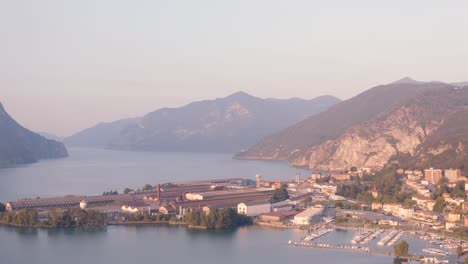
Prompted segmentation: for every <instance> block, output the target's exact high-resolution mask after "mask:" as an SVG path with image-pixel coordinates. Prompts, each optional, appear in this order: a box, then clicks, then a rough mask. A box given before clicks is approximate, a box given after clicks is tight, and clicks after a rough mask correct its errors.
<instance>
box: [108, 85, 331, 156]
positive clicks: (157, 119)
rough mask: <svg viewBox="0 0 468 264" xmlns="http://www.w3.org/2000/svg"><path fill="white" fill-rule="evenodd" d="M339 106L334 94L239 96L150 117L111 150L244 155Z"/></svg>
mask: <svg viewBox="0 0 468 264" xmlns="http://www.w3.org/2000/svg"><path fill="white" fill-rule="evenodd" d="M338 102H340V100H339V99H338V98H336V97H333V96H321V97H317V98H315V99H312V100H303V99H298V98H292V99H287V100H279V99H261V98H257V97H254V96H251V95H249V94H246V93H244V92H238V93H235V94H232V95H230V96H228V97H225V98H218V99H215V100H206V101H200V102H194V103H191V104H188V105H186V106H184V107H180V108H163V109H160V110H157V111H155V112H152V113H149V114H147V115H145V116H144V117H143V118H141V119H140V120H139V121H138V122H137V123H134V124H131V125H129V126H127V127H126V128H125V129H123V130H122V132H121V133H120V134H119V135H118V136H117V137H113V139H111V140H110V143H109V144H108V147H109V148H111V149H119V150H136V151H193V152H238V151H241V150H243V149H244V148H246V147H248V146H249V145H252V144H254V143H255V142H257V141H258V140H259V139H261V138H262V137H264V136H266V135H268V134H271V133H273V132H275V131H277V130H279V129H282V128H285V127H287V126H289V125H291V124H293V123H295V122H298V121H300V120H302V119H304V118H306V117H308V116H310V115H314V114H317V113H319V112H322V111H325V110H327V109H328V108H329V107H330V106H332V105H334V104H336V103H338ZM108 138H110V137H108Z"/></svg>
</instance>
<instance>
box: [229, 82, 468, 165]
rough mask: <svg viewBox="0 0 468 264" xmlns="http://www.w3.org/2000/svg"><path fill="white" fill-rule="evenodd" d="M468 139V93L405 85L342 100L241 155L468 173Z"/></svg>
mask: <svg viewBox="0 0 468 264" xmlns="http://www.w3.org/2000/svg"><path fill="white" fill-rule="evenodd" d="M467 136H468V88H459V87H455V86H453V85H448V84H444V83H437V82H430V83H414V82H410V83H405V82H404V83H402V82H399V83H392V84H389V85H383V86H378V87H375V88H372V89H370V90H368V91H365V92H364V93H361V94H359V95H357V96H356V97H354V98H351V99H349V100H347V101H344V102H341V103H339V104H337V105H335V106H334V107H332V108H330V109H329V110H328V111H325V112H322V113H320V114H318V115H315V116H312V117H310V118H308V119H306V120H304V121H302V122H299V123H298V124H296V125H293V126H291V127H289V128H287V129H285V130H283V131H281V132H279V133H277V134H274V135H272V136H270V137H267V138H266V139H264V140H262V141H261V142H260V143H259V144H257V145H254V146H253V147H251V148H250V149H248V150H247V151H246V152H243V153H240V154H239V155H238V156H237V157H238V158H246V159H285V160H289V161H290V162H291V163H292V164H293V165H295V166H307V167H309V168H314V169H324V170H327V169H331V170H345V169H349V168H350V167H351V166H357V167H381V166H384V165H385V164H387V163H388V162H390V161H394V162H399V163H401V164H406V165H407V166H435V167H437V166H440V167H462V166H463V165H464V164H466V167H467V168H468V163H467V162H468V158H466V153H467V152H466V151H467V150H468V149H467V148H468V145H467V143H468V142H467V138H468V137H467ZM447 153H450V155H452V154H453V155H454V156H447V155H448V154H447ZM455 153H456V155H455ZM449 157H452V158H449ZM442 161H444V162H442Z"/></svg>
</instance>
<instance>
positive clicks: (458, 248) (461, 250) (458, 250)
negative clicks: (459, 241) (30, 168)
mask: <svg viewBox="0 0 468 264" xmlns="http://www.w3.org/2000/svg"><path fill="white" fill-rule="evenodd" d="M462 254H463V247H462V246H461V245H458V247H457V255H458V256H461V255H462Z"/></svg>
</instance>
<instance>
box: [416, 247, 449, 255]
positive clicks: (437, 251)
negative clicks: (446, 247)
mask: <svg viewBox="0 0 468 264" xmlns="http://www.w3.org/2000/svg"><path fill="white" fill-rule="evenodd" d="M422 251H423V252H426V253H429V254H433V255H439V256H448V252H446V251H443V250H440V249H437V248H425V249H423V250H422Z"/></svg>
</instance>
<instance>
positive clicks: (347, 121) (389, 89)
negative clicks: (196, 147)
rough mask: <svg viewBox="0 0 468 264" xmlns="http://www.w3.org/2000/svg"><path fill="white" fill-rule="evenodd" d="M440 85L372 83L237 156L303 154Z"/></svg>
mask: <svg viewBox="0 0 468 264" xmlns="http://www.w3.org/2000/svg"><path fill="white" fill-rule="evenodd" d="M441 85H442V84H434V83H429V84H407V83H400V84H399V83H397V84H395V83H391V84H388V85H380V86H377V87H374V88H372V89H370V90H367V91H365V92H363V93H361V94H359V95H357V96H355V97H353V98H351V99H349V100H346V101H343V102H341V103H338V104H336V105H334V106H333V107H331V108H330V109H328V110H327V111H324V112H322V113H320V114H317V115H314V116H311V117H309V118H307V119H305V120H303V121H301V122H299V123H297V124H295V125H292V126H290V127H288V128H286V129H284V130H282V131H279V132H277V133H275V134H273V135H271V136H268V137H266V138H264V139H263V140H261V141H260V142H259V143H258V144H256V145H254V146H252V147H250V148H249V149H248V150H247V151H245V152H242V153H239V154H238V155H236V157H237V158H242V159H273V160H290V159H295V158H296V157H302V156H303V155H304V154H305V152H307V150H308V149H309V148H311V147H312V146H315V145H318V144H321V143H323V142H325V141H328V140H334V139H336V138H338V137H339V136H341V135H342V134H343V133H344V132H345V131H346V130H347V129H349V128H351V127H352V126H354V125H357V124H360V123H363V122H365V121H368V120H370V119H371V118H373V117H375V116H377V115H379V114H380V113H383V112H386V111H389V110H390V109H391V108H392V107H393V106H395V105H396V104H399V103H401V102H404V101H406V100H408V99H409V98H411V97H413V96H414V95H416V94H417V93H418V92H420V91H423V90H425V89H428V87H436V86H441Z"/></svg>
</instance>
